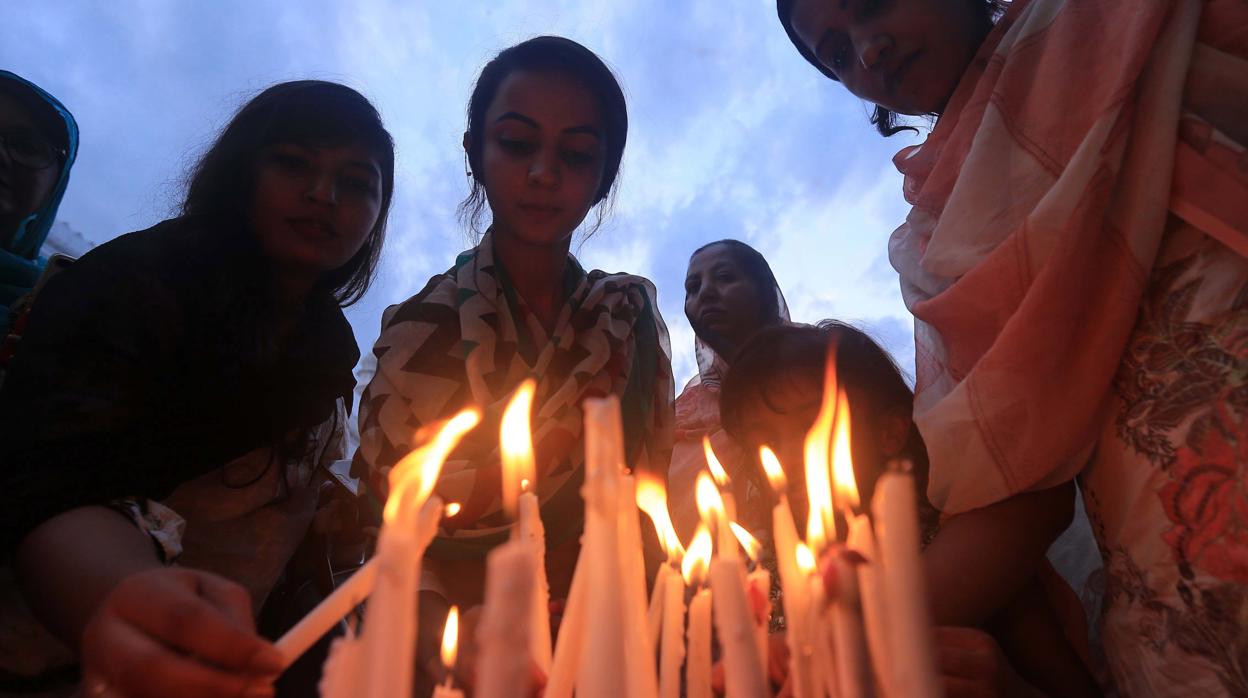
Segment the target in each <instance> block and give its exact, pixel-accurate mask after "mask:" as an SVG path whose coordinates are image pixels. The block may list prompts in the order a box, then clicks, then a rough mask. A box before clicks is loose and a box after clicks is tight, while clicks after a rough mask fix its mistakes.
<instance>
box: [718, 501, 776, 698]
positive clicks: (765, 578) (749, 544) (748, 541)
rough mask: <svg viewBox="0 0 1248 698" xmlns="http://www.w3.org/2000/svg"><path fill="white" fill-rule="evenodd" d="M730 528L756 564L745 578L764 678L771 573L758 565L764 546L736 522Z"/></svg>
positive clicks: (731, 522)
mask: <svg viewBox="0 0 1248 698" xmlns="http://www.w3.org/2000/svg"><path fill="white" fill-rule="evenodd" d="M728 527H729V528H731V529H732V532H733V534H734V535H735V536H736V537H737V540H738V541H740V543H741V547H742V548H745V554H746V556H747V557H749V558H750V562H751V563H752V564H754V566H755V567H754V569H753V570H752V571H750V573H749V575H748V576H747V577H746V578H745V583H746V589H747V591H748V595H747V596H748V599H749V601H750V610H751V611H753V615H752V618H753V620H754V639H755V640H756V641H757V644H758V656H759V660H760V662H761V663H762V665H763V676H764V677H766V676H767V649H768V648H767V623H768V621H769V620H770V617H771V572H768V571H767V569H766V568H764V567H763V566H762V565H759V564H758V561H759V556H760V555H761V554H762V552H763V544H762V543H759V542H758V539H757V538H755V537H754V536H752V535H750V532H749V531H747V530H745V527H744V526H742V525H740V524H738V523H737V522H736V521H729V522H728Z"/></svg>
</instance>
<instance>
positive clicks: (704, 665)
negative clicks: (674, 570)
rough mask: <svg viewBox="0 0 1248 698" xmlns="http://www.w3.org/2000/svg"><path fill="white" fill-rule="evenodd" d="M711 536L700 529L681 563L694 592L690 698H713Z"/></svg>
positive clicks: (687, 672)
mask: <svg viewBox="0 0 1248 698" xmlns="http://www.w3.org/2000/svg"><path fill="white" fill-rule="evenodd" d="M711 548H712V543H711V534H710V531H708V530H707V529H706V524H701V525H699V526H698V530H697V532H696V533H695V534H694V535H693V540H692V541H690V543H689V548H688V550H686V551H685V559H684V561H683V563H682V564H681V572H682V573H683V575H684V581H685V583H686V584H688V585H689V588H691V589H695V590H696V591H695V592H694V594H693V601H692V602H690V604H689V631H688V646H689V647H688V659H687V660H686V661H685V692H686V695H687V696H688V698H711V695H712V694H711V590H710V589H708V588H706V586H705V582H706V571H707V567H708V566H709V565H710V560H711Z"/></svg>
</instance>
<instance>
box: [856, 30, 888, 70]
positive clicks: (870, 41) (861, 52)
mask: <svg viewBox="0 0 1248 698" xmlns="http://www.w3.org/2000/svg"><path fill="white" fill-rule="evenodd" d="M854 43H855V45H857V46H858V62H859V63H861V64H862V67H863V69H865V70H867V71H873V70H876V69H877V68H880V67H883V65H884V59H885V58H887V57H888V52H889V51H890V50H892V47H893V40H892V39H890V38H889V37H888V36H887V35H885V34H872V35H869V36H866V37H864V38H863V39H862V40H860V41H856V42H854Z"/></svg>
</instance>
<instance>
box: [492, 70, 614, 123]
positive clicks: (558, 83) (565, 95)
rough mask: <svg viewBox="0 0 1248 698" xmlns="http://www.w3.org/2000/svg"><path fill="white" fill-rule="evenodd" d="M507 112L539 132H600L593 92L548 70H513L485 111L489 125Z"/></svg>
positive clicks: (562, 74)
mask: <svg viewBox="0 0 1248 698" xmlns="http://www.w3.org/2000/svg"><path fill="white" fill-rule="evenodd" d="M507 112H516V113H518V114H521V115H523V116H526V117H528V118H530V119H532V120H534V121H536V122H537V123H538V126H539V127H540V128H543V129H551V130H556V131H559V130H563V129H566V128H573V127H576V126H592V127H594V128H595V129H597V130H598V131H599V132H602V130H603V129H602V110H601V109H600V108H599V106H598V100H596V99H595V98H594V94H593V92H591V91H590V90H589V89H588V88H587V87H585V86H584V85H582V84H581V83H580V82H578V81H577V80H575V79H573V78H572V77H571V76H569V75H566V74H564V73H561V72H558V71H552V70H542V71H533V70H517V71H514V72H512V73H510V74H509V75H508V76H507V77H505V78H503V81H502V82H501V83H499V85H498V92H497V93H495V95H494V100H493V101H492V102H490V107H489V109H487V110H486V112H485V119H486V123H488V124H493V123H494V122H495V121H496V120H497V119H498V117H500V116H502V115H503V114H506V113H507Z"/></svg>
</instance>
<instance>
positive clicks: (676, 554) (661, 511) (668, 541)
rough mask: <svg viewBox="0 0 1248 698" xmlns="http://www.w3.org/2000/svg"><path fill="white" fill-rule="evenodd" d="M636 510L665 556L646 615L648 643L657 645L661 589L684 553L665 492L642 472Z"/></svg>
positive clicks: (655, 480)
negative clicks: (648, 524)
mask: <svg viewBox="0 0 1248 698" xmlns="http://www.w3.org/2000/svg"><path fill="white" fill-rule="evenodd" d="M637 508H639V509H641V510H642V511H644V512H646V515H647V516H649V517H650V520H651V522H653V523H654V531H655V535H656V536H658V539H659V545H661V546H662V547H663V552H664V553H665V554H666V555H667V563H668V564H666V565H659V569H658V571H656V572H655V574H654V587H653V589H651V591H650V609H649V613H648V614H647V623H648V624H649V628H650V643H651V645H652V646H658V644H659V633H660V628H661V627H662V622H663V619H662V614H663V607H664V599H665V598H666V597H665V591H664V589H666V585H667V579H668V578H669V577H671V576H672V575H677V576H679V572H677V571H676V566H677V565H679V564H680V560H681V557H683V556H684V553H685V550H684V547H683V546H681V544H680V538H679V537H677V535H676V528H675V527H674V526H673V525H672V517H671V515H670V514H669V512H668V510H667V490H666V489H665V488H664V486H663V483H662V481H660V480H659V478H658V477H657V476H654V475H651V474H647V473H645V472H642V473H639V474H638V478H637ZM677 581H678V582H680V581H681V580H679V579H678V580H677ZM682 587H683V584H682ZM682 622H683V621H682Z"/></svg>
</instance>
